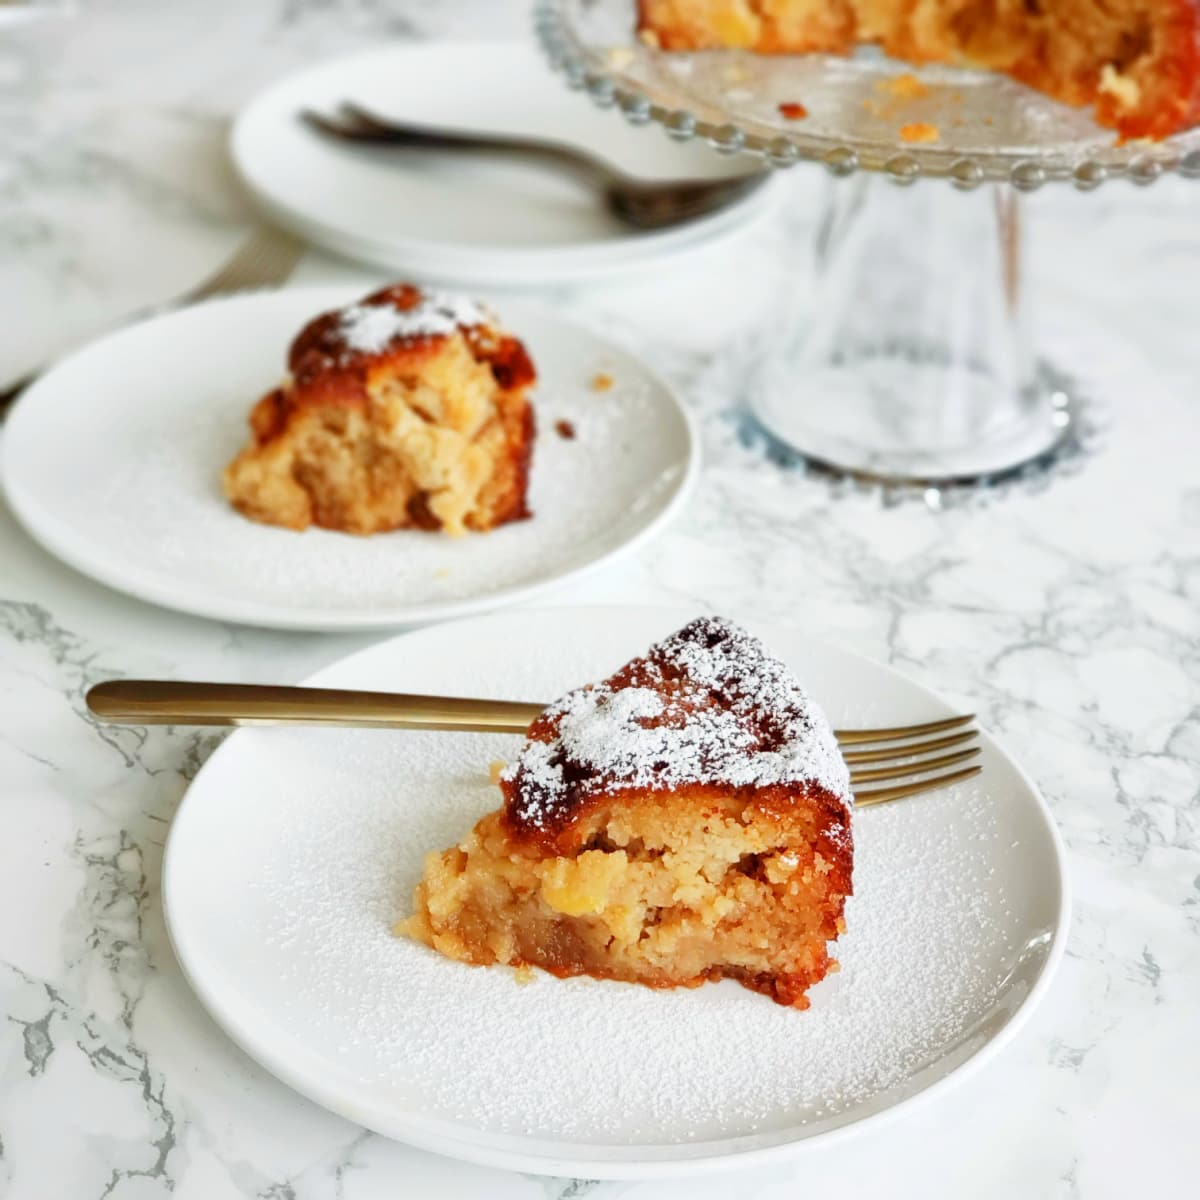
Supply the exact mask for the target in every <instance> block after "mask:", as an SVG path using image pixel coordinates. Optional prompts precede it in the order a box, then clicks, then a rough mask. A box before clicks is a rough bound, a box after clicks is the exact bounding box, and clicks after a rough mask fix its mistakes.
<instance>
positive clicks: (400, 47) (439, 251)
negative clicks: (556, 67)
mask: <svg viewBox="0 0 1200 1200" xmlns="http://www.w3.org/2000/svg"><path fill="white" fill-rule="evenodd" d="M484 47H495V48H498V49H499V50H500V51H501V52H505V53H507V52H511V51H513V50H519V51H522V52H523V51H526V50H531V51H533V52H534V57H535V58H536V59H537V61H538V62H539V63H541V64H542V65H543V66H546V64H545V60H544V59H543V58H542V57H541V56H540V55H538V54H537V47H536V46H534V45H533V44H532V43H530V42H528V41H526V40H521V39H514V38H509V39H506V40H497V41H494V42H489V41H486V40H482V39H480V40H471V41H461V42H460V41H454V42H433V43H403V42H398V43H393V44H391V45H388V46H379V47H373V48H371V49H367V50H358V51H353V52H351V53H349V54H343V55H339V56H338V57H336V58H332V59H325V60H322V61H320V62H317V63H310V64H308V65H305V66H302V67H300V68H299V69H298V70H291V71H289V72H287V73H286V74H284V75H282V76H280V77H279V78H277V79H275V80H273V81H272V82H270V83H268V84H266V85H265V86H264V87H262V88H260V89H259V90H258V91H257V92H255V93H254V94H253V95H252V96H250V97H249V99H248V100H246V101H245V102H244V103H243V104H242V105H241V107H240V108H239V109H238V111H237V113H236V115H235V117H234V119H233V122H232V124H231V126H230V130H229V134H228V138H227V147H228V151H229V156H230V160H231V162H232V163H233V168H234V171H235V173H236V174H237V177H238V179H239V181H240V182H241V183H242V185H243V186H244V187H245V188H246V189H247V191H248V192H249V193H250V195H251V197H252V198H253V200H254V203H255V204H256V205H258V206H259V207H260V208H261V209H262V210H263V211H264V212H266V213H267V214H268V215H269V216H271V217H272V218H274V220H275V221H277V222H278V223H280V224H283V225H285V226H287V227H288V228H289V229H290V230H292V231H293V232H295V233H298V234H300V235H301V236H303V237H304V238H305V239H306V240H309V241H313V242H315V243H317V244H318V245H320V246H323V247H325V248H326V249H329V250H333V251H335V252H337V253H341V254H347V255H350V256H351V257H353V258H356V259H358V260H359V261H364V262H375V263H380V262H385V261H386V262H388V263H389V264H391V265H392V266H393V267H400V265H401V264H402V263H403V264H406V267H407V269H418V270H421V271H428V272H429V273H431V274H434V275H437V274H438V273H439V270H440V272H441V277H443V278H446V279H457V280H461V281H463V282H464V283H465V282H467V281H471V282H481V281H484V280H489V281H490V280H491V279H493V278H494V277H496V276H498V275H505V274H506V275H509V276H510V277H511V278H510V279H509V281H508V282H509V286H523V287H527V286H531V285H535V284H539V283H543V282H550V281H556V280H568V279H581V278H585V277H602V276H609V275H616V274H620V273H621V272H624V271H629V270H636V269H637V268H639V267H646V266H649V265H650V264H652V263H655V262H657V261H658V260H659V259H661V258H663V257H666V256H668V255H671V254H674V253H677V252H683V251H686V250H688V249H691V248H693V247H695V246H698V245H707V244H709V243H711V242H715V241H718V240H720V239H721V238H724V237H728V236H732V235H733V234H735V233H737V232H740V231H741V230H742V229H744V228H747V227H749V226H750V225H751V224H752V223H753V222H754V221H755V219H756V218H758V217H761V216H764V215H766V213H768V212H769V211H770V209H771V207H772V205H773V204H774V203H775V201H776V199H777V198H778V197H779V196H780V194H781V192H782V187H781V184H782V180H781V178H780V177H779V176H778V174H777V173H773V174H771V175H769V176H768V178H767V179H765V180H764V182H763V185H762V186H761V187H760V188H758V189H756V190H755V191H754V192H752V193H751V194H750V195H748V196H746V197H744V198H743V199H741V200H739V201H737V202H736V203H734V204H731V205H729V206H728V207H727V208H724V209H719V210H718V211H717V212H715V213H713V214H711V215H709V216H707V217H704V218H701V219H700V220H697V221H693V222H688V223H687V224H684V225H680V226H677V227H673V228H670V229H665V230H651V231H640V232H639V231H630V232H629V233H625V234H622V235H619V236H614V237H612V238H606V239H602V240H593V241H571V242H563V243H557V244H554V245H522V246H521V247H519V248H517V249H514V248H513V247H511V246H507V245H505V244H504V243H501V242H491V243H483V242H481V243H464V242H453V241H438V240H433V239H424V238H414V237H411V236H408V237H397V238H396V239H393V240H386V241H379V240H377V239H375V238H373V237H370V236H366V235H363V236H357V235H355V234H353V233H352V232H350V231H347V230H343V229H340V228H338V227H337V226H335V225H331V224H328V223H327V222H325V221H323V220H320V219H319V218H317V217H314V216H312V215H311V214H309V213H308V212H306V211H305V210H304V209H303V208H301V207H299V206H298V205H296V204H294V203H290V202H289V201H288V199H287V198H286V197H282V196H280V195H279V194H278V193H277V192H276V191H274V190H272V189H270V188H269V187H268V186H267V185H266V183H265V181H264V180H263V179H262V178H261V177H260V174H261V173H260V172H258V171H257V170H256V168H255V166H254V164H253V161H252V159H251V156H250V154H249V151H248V146H247V142H248V139H249V138H250V136H251V135H252V134H253V132H254V125H255V123H256V122H257V121H259V120H261V119H263V117H264V110H268V109H269V108H270V107H271V106H272V105H274V104H276V103H277V102H278V99H279V96H280V94H281V93H286V92H288V91H289V90H290V89H292V88H293V87H295V86H296V85H297V84H298V83H300V82H301V81H302V79H304V78H306V77H309V76H314V77H315V76H317V75H321V74H324V73H332V72H334V71H336V70H353V68H354V67H355V66H361V65H362V64H363V63H365V62H367V61H368V60H386V59H387V58H389V57H392V56H403V55H411V54H413V53H416V52H418V50H419V52H420V53H422V55H423V56H424V57H428V54H429V53H431V52H433V53H441V52H444V51H446V50H447V49H449V50H450V51H452V52H458V51H479V50H481V49H482V48H484ZM546 69H547V71H549V67H548V66H547V67H546ZM551 77H552V78H554V76H553V74H552V75H551ZM480 258H485V259H486V260H487V265H486V266H485V267H484V268H482V269H481V268H480V267H479V260H480ZM501 286H503V285H501Z"/></svg>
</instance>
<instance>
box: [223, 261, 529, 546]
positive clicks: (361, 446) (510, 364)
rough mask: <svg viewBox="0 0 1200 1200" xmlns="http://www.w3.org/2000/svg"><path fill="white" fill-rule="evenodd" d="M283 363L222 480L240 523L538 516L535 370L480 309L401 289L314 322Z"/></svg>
mask: <svg viewBox="0 0 1200 1200" xmlns="http://www.w3.org/2000/svg"><path fill="white" fill-rule="evenodd" d="M288 367H289V371H290V376H291V378H290V380H289V381H288V382H287V383H285V385H284V386H282V387H280V388H276V389H274V390H273V391H271V392H269V393H267V394H266V395H265V396H264V397H263V398H262V399H261V400H260V401H259V402H258V404H256V405H255V407H254V409H253V411H252V412H251V415H250V428H251V432H252V434H253V442H252V444H251V445H250V446H248V447H247V448H246V449H245V450H243V451H242V453H241V454H239V455H238V457H237V458H236V459H235V460H234V461H233V462H232V463H231V464H230V465H229V467H228V468H227V469H226V471H225V476H224V483H225V491H226V494H227V495H228V496H229V498H230V500H231V501H232V502H233V504H234V505H235V507H237V508H238V509H239V510H240V511H241V512H242V513H243V514H244V515H246V516H248V517H251V518H252V519H254V520H259V521H263V522H266V523H270V524H276V525H283V526H286V527H288V528H291V529H305V528H307V527H308V526H309V525H319V526H322V527H324V528H327V529H337V530H342V531H345V532H351V533H375V532H380V531H385V530H391V529H403V528H418V529H446V530H447V531H449V532H452V533H458V532H462V531H463V530H464V529H474V530H487V529H492V528H494V527H496V526H497V525H501V524H504V523H505V522H508V521H515V520H520V519H522V518H525V517H527V516H529V515H530V513H529V509H528V506H527V503H526V497H527V493H528V485H529V470H530V462H531V458H532V452H533V443H534V439H535V435H536V423H535V418H534V413H533V408H532V406H531V404H530V402H529V397H528V394H527V393H528V390H529V389H530V387H531V386H532V385H533V383H534V382H535V379H536V372H535V370H534V367H533V363H532V362H531V360H530V358H529V355H528V353H527V352H526V350H525V348H524V346H523V345H522V343H521V342H520V341H519V340H518V339H517V338H515V337H513V336H511V335H510V334H508V333H506V332H504V331H503V330H501V329H500V328H499V327H498V325H497V324H496V322H495V320H494V318H492V317H491V315H490V314H489V313H487V312H486V310H484V309H482V308H480V307H478V306H477V305H474V304H473V303H471V302H470V301H467V300H464V299H461V298H457V297H449V296H442V295H439V294H437V293H430V292H425V291H422V290H421V289H419V288H417V287H415V286H413V285H411V284H396V285H394V286H392V287H388V288H384V289H382V290H380V291H378V292H375V293H373V294H372V295H370V296H367V297H365V298H364V299H363V300H361V301H359V302H358V303H357V304H353V305H350V306H348V307H346V308H342V309H336V310H334V311H332V312H327V313H323V314H321V315H320V316H318V317H316V318H314V319H313V320H312V321H310V322H309V323H308V324H307V325H306V326H305V327H304V328H303V329H302V330H301V331H300V333H299V335H298V336H297V337H296V339H295V341H294V342H293V343H292V346H291V349H290V351H289V354H288Z"/></svg>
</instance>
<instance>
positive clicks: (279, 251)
mask: <svg viewBox="0 0 1200 1200" xmlns="http://www.w3.org/2000/svg"><path fill="white" fill-rule="evenodd" d="M303 252H304V243H303V242H301V241H300V240H299V239H298V238H295V237H292V235H291V234H289V233H284V232H283V231H282V230H279V229H267V228H263V229H260V230H258V232H256V233H254V234H253V235H251V237H250V238H248V239H247V240H246V241H244V242H243V243H242V244H241V245H240V246H239V247H238V248H237V249H236V250H235V251H234V252H233V254H232V255H231V256H230V257H229V258H228V259H226V261H225V262H224V263H223V264H222V265H221V266H220V267H218V268H217V270H216V271H215V272H214V273H213V274H212V275H210V276H209V277H208V279H206V280H204V282H203V283H201V284H200V285H199V286H198V287H195V288H193V289H192V290H191V291H190V292H188V293H186V295H185V296H184V297H183V301H184V302H185V303H186V302H195V301H197V300H204V299H206V298H208V297H209V296H219V295H224V294H225V293H226V292H236V291H240V290H242V289H245V288H254V287H266V286H270V285H273V284H279V283H282V282H283V281H284V280H285V279H286V278H287V277H288V276H289V275H290V274H291V273H292V268H293V267H294V266H295V265H296V262H297V260H298V259H299V258H300V255H301V254H302V253H303Z"/></svg>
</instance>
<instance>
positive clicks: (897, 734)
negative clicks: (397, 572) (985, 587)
mask: <svg viewBox="0 0 1200 1200" xmlns="http://www.w3.org/2000/svg"><path fill="white" fill-rule="evenodd" d="M87 705H88V708H89V709H90V710H91V712H92V714H93V715H94V716H95V717H97V718H99V719H100V720H101V721H107V722H111V723H116V724H127V725H355V726H360V727H364V728H369V729H440V730H451V731H452V730H457V731H459V732H464V733H466V732H474V733H520V734H523V733H525V732H526V731H527V730H528V728H529V725H530V723H531V722H532V721H534V720H536V718H537V717H538V716H539V715H540V714H541V712H542V709H543V708H544V707H545V706H544V705H541V704H526V703H521V702H516V701H511V700H478V699H469V698H466V697H458V696H411V695H401V694H398V693H393V692H356V691H341V690H338V689H330V688H306V687H270V686H263V685H258V684H237V683H175V682H172V681H168V680H150V679H114V680H111V681H109V682H108V683H98V684H96V686H95V687H93V688H92V689H91V690H90V691H89V692H88V694H87ZM974 720H975V717H974V714H971V713H968V714H966V715H964V716H958V717H944V718H942V719H940V720H937V721H924V722H921V723H920V724H918V725H896V726H892V727H890V728H887V729H837V730H835V731H834V733H835V735H836V737H837V740H838V744H839V745H840V746H841V747H842V757H843V758H844V759H845V760H846V763H847V765H849V767H850V783H851V784H852V785H853V786H854V789H855V790H854V802H855V804H857V805H858V806H859V807H860V808H867V807H870V806H871V805H873V804H886V803H887V802H888V801H890V800H902V799H903V798H904V797H906V796H917V795H920V794H921V793H922V792H932V791H935V790H937V789H939V788H945V787H950V786H951V785H952V784H955V783H961V782H962V781H963V780H964V779H970V778H971V777H972V776H973V775H978V774H979V772H980V771H981V770H982V768H981V767H980V766H978V765H977V764H976V765H972V766H969V767H958V766H957V764H959V763H962V762H966V760H967V759H969V758H974V757H975V756H976V755H977V754H978V753H979V752H980V747H979V746H977V745H968V744H967V743H969V742H973V741H974V740H975V738H976V737H978V736H979V731H978V730H977V729H967V728H965V726H967V725H970V724H971V722H972V721H974ZM949 731H954V732H949ZM930 734H934V735H937V736H934V737H930V736H929V735H930ZM952 746H955V747H958V749H956V750H953V751H952V752H951V753H949V754H937V751H939V750H949V749H950V747H952ZM849 747H856V748H855V749H850V748H849ZM930 755H935V757H932V758H931V757H929V756H930ZM946 767H956V768H957V769H956V770H953V771H946V770H945V768H946ZM890 779H901V780H903V779H907V780H908V781H909V782H907V783H897V784H893V785H891V786H889V787H875V788H860V787H858V786H857V785H859V784H862V783H879V782H882V781H883V780H890Z"/></svg>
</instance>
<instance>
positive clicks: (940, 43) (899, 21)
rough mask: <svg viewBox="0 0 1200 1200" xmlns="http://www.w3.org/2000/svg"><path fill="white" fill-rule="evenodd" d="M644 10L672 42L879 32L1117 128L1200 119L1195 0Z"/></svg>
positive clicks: (913, 57) (655, 30)
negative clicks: (1091, 110) (1003, 77)
mask: <svg viewBox="0 0 1200 1200" xmlns="http://www.w3.org/2000/svg"><path fill="white" fill-rule="evenodd" d="M640 13H641V17H640V26H641V31H642V36H643V38H645V39H646V40H648V41H650V42H651V43H652V44H654V45H658V46H662V47H663V48H664V49H667V50H704V49H709V48H715V47H721V46H740V47H743V48H745V49H748V50H755V51H759V52H761V53H767V54H788V53H801V52H806V51H826V52H832V53H845V52H846V51H848V50H850V49H851V48H852V47H853V46H854V45H855V44H856V43H858V42H876V43H878V44H879V45H881V46H882V47H883V48H884V50H886V51H887V53H888V54H891V55H893V56H894V57H896V58H903V59H907V60H909V61H911V62H918V63H921V62H962V63H969V64H974V65H976V66H980V67H990V68H991V69H993V70H996V71H1003V72H1006V73H1007V74H1009V75H1012V76H1014V77H1015V78H1016V79H1019V80H1021V81H1022V82H1023V83H1027V84H1029V86H1030V87H1035V88H1038V89H1039V90H1041V91H1043V92H1047V93H1049V94H1050V95H1051V96H1055V97H1057V98H1058V99H1059V100H1064V101H1066V102H1067V103H1068V104H1090V105H1094V106H1095V109H1096V118H1097V120H1098V121H1099V122H1100V123H1101V124H1102V125H1107V126H1109V127H1110V128H1113V129H1116V130H1118V131H1119V132H1120V134H1121V136H1122V137H1123V138H1136V137H1149V138H1163V137H1166V136H1167V135H1168V134H1171V133H1175V132H1177V131H1179V130H1181V129H1186V128H1188V127H1190V126H1192V125H1195V124H1196V123H1197V122H1198V121H1200V3H1198V2H1197V0H640Z"/></svg>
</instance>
